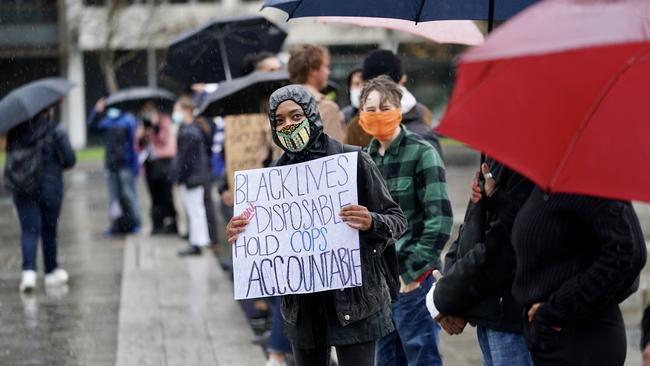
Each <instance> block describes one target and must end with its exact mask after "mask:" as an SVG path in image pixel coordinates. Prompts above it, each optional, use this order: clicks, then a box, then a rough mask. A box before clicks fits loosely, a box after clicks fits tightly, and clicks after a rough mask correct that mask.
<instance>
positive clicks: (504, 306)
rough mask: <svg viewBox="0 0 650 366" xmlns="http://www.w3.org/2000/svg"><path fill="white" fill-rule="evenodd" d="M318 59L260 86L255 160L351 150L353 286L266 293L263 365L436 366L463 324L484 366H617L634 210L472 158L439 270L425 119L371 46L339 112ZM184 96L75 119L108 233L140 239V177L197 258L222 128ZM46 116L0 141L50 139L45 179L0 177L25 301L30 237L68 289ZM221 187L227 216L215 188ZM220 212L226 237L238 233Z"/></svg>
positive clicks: (443, 208)
mask: <svg viewBox="0 0 650 366" xmlns="http://www.w3.org/2000/svg"><path fill="white" fill-rule="evenodd" d="M329 64H330V56H329V53H328V51H327V49H326V48H324V47H321V46H316V45H301V46H297V47H294V48H292V49H291V50H290V59H289V62H288V64H287V70H288V72H289V76H290V79H291V81H292V82H293V83H294V84H293V85H289V86H286V87H283V88H280V89H278V90H277V91H275V92H274V93H273V94H272V95H271V96H270V99H269V103H268V116H269V123H270V127H271V129H270V139H271V140H272V141H273V142H274V143H275V145H276V146H277V149H279V150H278V151H279V154H278V155H279V157H278V158H277V159H276V156H275V155H276V154H275V153H274V151H272V150H270V151H269V159H267V163H268V164H274V165H276V166H283V165H291V164H296V163H300V162H304V161H309V160H312V159H317V158H320V157H325V156H329V155H334V154H339V153H343V152H350V151H360V153H359V155H358V156H359V158H358V162H357V169H358V172H359V173H358V174H359V182H360V183H359V188H358V196H359V201H358V204H357V205H351V206H346V207H345V208H343V209H342V210H341V212H340V216H341V217H342V218H343V220H344V221H345V222H346V223H347V224H348V225H349V226H350V227H352V228H355V229H357V230H359V238H360V248H361V249H362V251H361V260H362V266H361V270H362V273H363V279H364V280H363V285H362V286H361V287H354V288H346V289H343V290H341V291H326V292H320V293H313V294H304V295H287V296H283V297H282V298H274V299H271V300H270V301H269V303H270V307H271V310H272V311H271V313H272V314H273V324H272V331H271V337H270V340H269V347H268V348H269V353H270V356H269V361H268V363H267V365H269V366H278V365H284V364H285V363H286V357H287V355H288V354H289V353H292V354H293V358H294V359H295V362H296V364H298V365H326V364H328V362H329V360H330V349H331V347H336V351H337V358H338V362H339V364H340V365H343V366H344V365H355V366H361V365H442V364H443V360H442V356H441V354H440V351H439V332H440V330H441V329H444V330H445V331H446V332H447V333H449V334H452V335H454V334H459V333H461V332H463V330H464V328H465V327H466V325H467V324H471V325H472V326H475V327H476V333H477V341H478V344H479V346H480V348H481V351H482V355H483V360H484V364H485V365H532V364H535V365H557V364H567V365H622V364H623V362H624V360H625V356H626V348H627V346H626V336H625V327H624V324H623V319H622V316H621V312H620V309H619V304H620V303H621V302H622V301H623V300H625V299H626V298H627V297H628V296H629V295H630V294H632V293H633V292H634V291H636V289H637V288H638V282H639V273H640V271H641V268H642V267H643V265H644V264H645V261H646V247H645V241H644V238H643V234H642V232H641V229H640V224H639V221H638V218H637V217H636V214H635V212H634V209H633V207H632V205H631V204H630V203H629V202H623V201H616V200H611V199H605V198H599V197H589V196H582V195H576V194H559V193H548V192H545V191H543V190H542V189H540V188H539V187H536V186H535V184H533V183H532V182H531V181H529V180H528V179H526V178H525V177H523V176H522V175H520V174H519V173H517V172H516V171H513V170H511V169H509V168H508V167H506V166H504V165H502V164H500V163H499V162H498V161H495V160H493V159H491V158H490V157H487V158H486V159H485V162H484V163H483V164H482V165H481V167H480V169H479V170H480V171H479V172H478V173H477V174H476V176H475V177H474V179H473V180H472V182H471V184H470V185H469V187H468V191H469V193H470V202H469V204H468V207H467V210H466V213H465V217H464V220H463V225H462V226H461V228H460V230H459V233H458V236H457V237H456V238H455V240H454V241H453V243H452V244H451V246H450V249H449V251H448V252H447V254H446V256H445V258H444V260H443V258H441V254H442V250H443V247H444V246H445V244H446V242H447V241H448V239H449V238H450V235H451V231H452V223H453V220H452V212H451V204H450V201H449V197H448V193H447V183H446V177H445V175H446V174H445V166H444V163H443V160H442V149H441V146H440V144H439V141H438V139H437V136H436V134H435V132H434V131H433V128H432V126H433V121H432V117H431V112H430V111H429V110H428V109H427V108H426V107H425V106H424V105H422V104H421V103H419V102H418V101H417V100H416V98H415V97H414V96H413V94H412V93H411V92H409V90H408V89H407V88H406V86H405V84H406V80H407V77H406V75H405V74H404V72H403V69H402V65H401V61H400V59H399V58H398V57H397V55H395V54H394V53H392V52H390V51H385V50H378V51H373V52H371V53H370V54H368V55H367V57H366V58H365V59H364V61H363V63H362V64H361V65H360V66H359V67H356V68H354V69H353V70H352V71H351V72H350V74H349V77H348V92H349V96H350V102H351V104H350V106H348V107H346V108H344V109H343V110H341V109H340V108H339V106H338V105H337V104H336V103H335V102H333V101H332V100H329V99H328V98H327V96H326V95H324V94H322V92H321V91H322V90H323V89H324V88H325V87H326V86H327V82H328V78H329V74H330V67H329ZM247 67H248V68H249V69H250V70H260V71H273V70H277V69H278V68H281V67H282V64H281V63H280V62H279V61H278V59H277V58H276V57H275V56H274V55H269V54H263V55H257V56H256V57H255V58H254V59H252V61H251V63H250V65H247ZM194 90H195V94H194V95H193V96H192V95H183V96H181V97H179V98H178V99H177V100H176V102H175V104H174V106H173V111H172V113H171V115H169V114H168V113H164V112H163V111H162V108H160V107H159V106H158V105H157V104H156V103H154V102H153V101H146V102H144V103H142V104H141V105H140V106H139V108H138V110H136V111H129V110H123V109H120V108H116V107H114V106H106V104H105V101H104V100H100V101H98V103H97V104H96V106H95V108H94V109H93V112H92V113H91V115H90V116H89V118H88V123H89V125H90V126H92V127H93V128H96V129H97V130H99V131H100V133H101V135H102V139H103V143H104V147H105V161H104V167H105V173H106V184H107V189H108V197H109V202H108V211H109V217H110V221H109V223H110V225H109V228H108V229H107V231H106V234H108V235H115V234H124V233H139V232H140V231H141V230H142V219H141V217H140V206H139V200H138V197H137V189H136V179H137V176H138V175H139V173H140V171H141V169H144V176H145V179H146V183H147V187H148V190H149V193H150V196H151V202H152V204H151V212H150V215H151V222H152V225H153V227H152V232H151V234H155V235H157V234H178V227H179V225H178V212H177V208H176V206H175V205H174V194H173V192H174V186H175V185H178V186H179V194H180V197H181V201H182V203H183V208H184V211H185V212H186V214H187V218H188V225H187V227H188V242H189V245H188V246H187V247H186V248H184V249H183V250H181V251H179V255H182V256H185V255H199V254H201V253H202V251H203V248H205V247H206V246H208V245H210V244H215V243H216V242H217V227H216V225H217V220H216V218H215V217H216V216H215V204H214V200H213V198H212V190H213V185H214V183H215V181H216V180H217V177H219V176H223V172H224V156H223V144H224V139H223V132H224V126H223V125H220V124H219V121H220V119H219V118H215V119H214V120H212V119H206V118H203V117H198V118H197V116H195V112H194V111H195V109H196V105H197V103H200V100H201V98H204V97H205V95H206V93H207V91H206V88H205V86H201V85H197V86H195V88H194ZM52 116H53V113H52V108H47V109H45V110H44V111H42V112H41V113H39V114H38V115H37V116H36V117H34V118H33V119H32V120H30V121H28V122H27V123H24V124H21V125H20V126H18V127H16V128H14V129H12V130H11V131H10V132H9V134H8V136H7V152H8V155H11V154H14V155H15V154H17V152H18V151H19V150H21V148H22V147H24V146H27V145H34V144H35V142H36V141H47V143H44V144H42V147H41V148H40V150H39V154H42V165H43V167H44V169H43V172H42V174H41V175H40V176H39V179H38V180H37V181H36V183H37V184H36V185H37V187H36V188H35V189H33V190H26V187H20V186H17V185H13V186H12V185H11V177H12V176H15V175H16V174H18V172H14V171H7V170H6V171H5V177H8V178H10V179H8V180H7V179H5V181H6V182H8V183H6V185H7V188H8V189H9V190H10V191H11V192H12V197H13V202H14V204H15V206H16V209H17V211H18V214H19V219H20V225H21V232H22V236H21V246H22V253H23V267H22V268H23V275H22V280H21V283H20V286H19V287H20V291H22V292H28V291H32V290H34V288H35V286H36V247H37V243H38V239H39V237H41V238H42V241H43V249H44V250H43V252H44V256H43V257H44V258H43V259H44V264H45V284H46V286H58V285H62V284H65V283H66V282H67V280H68V274H67V272H66V271H65V270H64V269H62V268H61V267H59V265H58V263H57V255H56V250H57V242H56V226H57V222H58V216H59V213H60V208H61V201H62V196H63V188H62V186H63V178H62V171H63V169H68V168H70V167H72V166H73V165H74V163H75V155H74V152H73V150H72V148H71V147H70V143H69V140H68V137H67V134H66V133H65V131H63V129H62V128H61V127H60V125H58V124H57V123H55V122H54V120H53V118H52ZM298 134H301V136H308V139H307V140H305V139H302V138H300V139H298V138H296V136H297V135H298ZM289 142H290V143H289ZM39 146H40V145H39ZM218 186H219V187H218V191H219V193H220V195H221V199H220V201H221V202H222V204H223V205H224V206H225V207H226V209H225V211H226V212H229V213H231V208H228V206H230V207H232V193H231V191H230V189H229V187H228V185H227V180H225V179H222V180H221V181H220V183H219V184H218ZM369 192H372V194H368V193H369ZM226 216H227V220H228V225H227V237H228V241H229V242H233V241H234V240H236V238H237V235H238V234H239V233H241V232H242V230H243V228H244V227H245V226H246V225H247V223H248V221H247V219H246V218H245V217H243V216H235V217H229V216H231V215H226ZM376 258H381V260H377V259H376ZM342 314H345V315H342Z"/></svg>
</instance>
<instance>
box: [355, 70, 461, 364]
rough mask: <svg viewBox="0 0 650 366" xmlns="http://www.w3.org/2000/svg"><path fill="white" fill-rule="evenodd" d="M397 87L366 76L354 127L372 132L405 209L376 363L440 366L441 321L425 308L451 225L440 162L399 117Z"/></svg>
mask: <svg viewBox="0 0 650 366" xmlns="http://www.w3.org/2000/svg"><path fill="white" fill-rule="evenodd" d="M401 98H402V91H401V90H400V88H399V86H398V85H397V84H396V83H395V82H393V81H392V80H391V79H390V78H389V77H387V76H379V77H377V78H375V79H372V80H370V81H368V82H366V85H365V86H364V88H363V91H362V92H361V98H360V107H361V108H360V110H361V111H360V114H359V125H360V126H361V128H363V130H364V131H365V132H366V133H367V134H369V135H371V136H372V137H373V138H372V140H371V141H370V144H369V145H368V147H367V148H366V149H367V152H368V154H369V155H370V157H371V158H372V160H373V161H374V162H375V164H376V165H377V167H378V168H379V171H380V172H381V174H382V176H383V178H384V179H385V180H386V186H387V187H388V190H389V191H390V194H391V196H392V198H393V200H395V202H397V204H398V205H399V206H400V208H401V209H402V211H403V212H404V215H406V220H407V229H406V232H405V233H404V234H403V235H402V236H401V237H400V239H399V240H398V241H397V242H396V243H395V246H396V250H397V262H398V267H399V275H400V276H399V278H400V284H401V286H400V294H399V297H398V299H397V301H396V302H395V303H393V304H392V310H393V312H392V317H393V323H394V324H395V331H394V332H392V333H390V334H388V335H386V336H384V337H383V338H381V339H380V340H379V341H378V342H377V359H376V360H377V363H376V364H377V365H378V366H388V365H398V366H402V365H403V366H406V365H410V366H413V365H442V359H441V357H440V353H439V352H438V343H439V337H438V334H439V332H440V326H439V325H438V323H436V322H435V321H434V320H433V319H432V318H431V316H430V315H429V312H428V310H427V307H426V294H427V292H428V291H429V289H430V288H431V286H432V285H433V282H434V279H433V277H432V276H431V272H432V271H433V269H435V268H439V259H440V253H441V251H442V248H443V247H444V245H445V243H446V242H447V239H449V234H450V233H451V228H452V224H453V217H452V212H451V203H450V202H449V196H448V194H447V183H446V180H445V167H444V164H443V162H442V159H441V158H440V155H439V154H438V152H437V150H436V149H435V148H434V147H432V146H431V145H430V144H429V143H428V142H426V141H424V140H423V139H422V138H421V137H420V136H418V135H416V134H414V133H413V132H410V131H408V130H407V129H406V128H405V127H404V126H403V125H402V124H401V123H400V122H401V120H402V111H401V109H400V100H401Z"/></svg>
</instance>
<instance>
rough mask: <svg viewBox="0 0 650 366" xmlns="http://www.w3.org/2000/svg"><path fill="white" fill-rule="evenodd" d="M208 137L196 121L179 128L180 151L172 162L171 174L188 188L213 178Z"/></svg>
mask: <svg viewBox="0 0 650 366" xmlns="http://www.w3.org/2000/svg"><path fill="white" fill-rule="evenodd" d="M205 141H206V137H205V134H204V133H203V130H201V127H200V126H199V124H198V123H197V122H196V121H195V122H192V123H190V124H184V125H182V126H181V128H180V129H179V130H178V153H177V154H176V157H175V158H174V160H173V162H172V166H171V169H170V173H169V174H170V176H171V179H172V181H174V182H179V183H180V184H183V185H185V186H187V187H188V188H195V187H198V186H200V185H203V184H204V183H207V182H209V181H210V180H211V179H212V171H211V169H210V158H209V156H208V150H207V148H206V146H205V145H206V143H205Z"/></svg>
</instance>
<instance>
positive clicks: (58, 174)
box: [5, 107, 76, 292]
mask: <svg viewBox="0 0 650 366" xmlns="http://www.w3.org/2000/svg"><path fill="white" fill-rule="evenodd" d="M53 113H54V107H50V108H48V109H45V110H43V111H41V112H40V113H39V114H37V115H36V117H34V118H33V119H31V120H29V121H27V122H25V123H23V124H20V125H18V126H16V127H14V128H13V129H11V130H10V131H9V133H8V134H7V146H6V152H7V165H5V185H6V186H7V188H8V190H10V191H11V192H12V195H13V201H14V205H15V206H16V211H17V212H18V218H19V220H20V229H21V240H20V241H21V246H22V254H23V264H22V269H23V274H22V280H21V282H20V287H19V288H20V291H21V292H30V291H32V290H34V289H35V287H36V279H37V275H36V253H37V251H38V239H39V237H40V238H41V239H42V245H43V264H44V266H45V268H44V272H45V286H46V287H51V286H61V285H64V284H66V283H67V282H68V273H67V272H66V271H65V270H64V269H63V268H60V267H59V264H58V261H57V247H58V242H57V225H58V222H59V214H60V212H61V203H62V201H63V170H64V169H69V168H72V167H73V166H74V164H75V162H76V157H75V154H74V151H73V150H72V147H71V146H70V140H69V138H68V135H67V133H66V132H65V130H63V127H62V126H61V125H59V124H58V123H55V122H54V121H53V120H52V116H53ZM30 149H38V150H40V151H35V153H37V154H39V155H40V156H39V157H36V159H39V158H40V162H39V163H38V164H39V166H38V169H37V172H35V173H36V174H35V176H32V177H25V178H27V179H31V180H36V182H34V183H35V189H34V190H29V191H27V190H25V187H24V185H23V186H19V185H18V184H16V183H17V182H13V183H14V184H12V180H11V177H13V176H16V175H17V174H20V173H21V172H14V171H12V169H21V167H19V166H18V165H16V166H14V165H13V164H12V163H11V162H12V161H13V160H14V156H15V155H16V154H20V153H21V152H23V153H24V152H25V151H27V150H30ZM22 169H24V167H22ZM23 173H24V171H23Z"/></svg>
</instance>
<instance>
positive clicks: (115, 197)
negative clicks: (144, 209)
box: [106, 168, 142, 227]
mask: <svg viewBox="0 0 650 366" xmlns="http://www.w3.org/2000/svg"><path fill="white" fill-rule="evenodd" d="M107 173H108V175H107V177H106V180H107V182H108V206H109V210H110V207H111V205H112V204H113V202H119V199H120V197H122V196H123V197H124V198H126V200H127V201H128V202H129V206H130V207H129V209H130V211H131V212H129V213H128V214H130V217H132V218H133V226H134V227H140V226H141V225H142V224H141V221H140V204H139V203H138V195H137V193H136V188H135V183H136V182H135V178H136V177H135V174H134V173H133V171H132V170H131V169H128V168H122V169H120V170H118V171H111V170H109V171H107ZM122 209H124V208H122ZM111 220H112V218H111Z"/></svg>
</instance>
